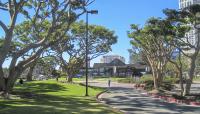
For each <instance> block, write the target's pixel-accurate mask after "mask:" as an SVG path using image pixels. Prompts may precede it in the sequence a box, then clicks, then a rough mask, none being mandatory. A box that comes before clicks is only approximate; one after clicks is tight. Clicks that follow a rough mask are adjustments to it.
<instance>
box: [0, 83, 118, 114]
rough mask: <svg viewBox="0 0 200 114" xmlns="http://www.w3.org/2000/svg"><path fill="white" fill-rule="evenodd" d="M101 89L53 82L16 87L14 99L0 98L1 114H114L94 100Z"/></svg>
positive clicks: (114, 113)
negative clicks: (87, 92)
mask: <svg viewBox="0 0 200 114" xmlns="http://www.w3.org/2000/svg"><path fill="white" fill-rule="evenodd" d="M101 91H103V89H101V88H89V95H90V96H89V97H85V96H84V95H85V87H83V86H80V85H77V84H66V83H57V82H56V81H54V80H49V81H34V82H29V83H25V84H24V85H22V86H20V85H18V86H16V87H15V89H14V92H13V94H14V95H15V98H14V99H11V100H4V99H0V114H117V113H116V112H114V111H113V110H111V109H109V108H108V107H106V106H104V105H102V104H99V103H97V102H96V100H95V96H96V94H98V93H99V92H101Z"/></svg>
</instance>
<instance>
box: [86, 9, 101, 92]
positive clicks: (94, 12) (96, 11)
mask: <svg viewBox="0 0 200 114" xmlns="http://www.w3.org/2000/svg"><path fill="white" fill-rule="evenodd" d="M89 13H90V14H98V10H90V11H86V38H85V44H86V46H85V51H86V53H85V56H86V57H85V67H86V68H85V76H86V84H85V85H86V92H85V96H88V14H89Z"/></svg>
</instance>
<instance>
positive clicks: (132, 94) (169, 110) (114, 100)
mask: <svg viewBox="0 0 200 114" xmlns="http://www.w3.org/2000/svg"><path fill="white" fill-rule="evenodd" d="M89 85H91V86H98V87H107V83H105V82H90V83H89ZM99 98H100V99H101V101H102V102H103V103H106V104H108V105H110V106H112V107H114V108H117V109H119V110H121V111H123V112H124V113H125V114H200V107H195V106H187V105H181V104H174V103H167V102H164V101H162V100H160V99H156V98H152V97H149V96H148V95H147V94H146V92H145V91H142V90H136V89H134V86H133V85H132V84H120V83H112V84H111V88H110V89H109V91H108V92H106V93H103V94H102V95H100V96H99Z"/></svg>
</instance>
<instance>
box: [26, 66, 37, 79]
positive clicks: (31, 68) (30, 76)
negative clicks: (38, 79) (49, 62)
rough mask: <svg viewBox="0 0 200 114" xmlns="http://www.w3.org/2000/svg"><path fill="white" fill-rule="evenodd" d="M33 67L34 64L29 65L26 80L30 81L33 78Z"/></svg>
mask: <svg viewBox="0 0 200 114" xmlns="http://www.w3.org/2000/svg"><path fill="white" fill-rule="evenodd" d="M34 68H35V65H33V66H31V67H30V69H29V72H28V74H27V77H26V79H27V81H32V80H33V70H34Z"/></svg>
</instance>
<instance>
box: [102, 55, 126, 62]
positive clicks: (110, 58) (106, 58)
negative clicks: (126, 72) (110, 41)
mask: <svg viewBox="0 0 200 114" xmlns="http://www.w3.org/2000/svg"><path fill="white" fill-rule="evenodd" d="M114 59H119V60H121V61H122V62H124V63H125V58H124V57H122V56H119V55H106V56H103V57H102V58H101V60H100V61H101V63H110V62H112V61H113V60H114Z"/></svg>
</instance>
